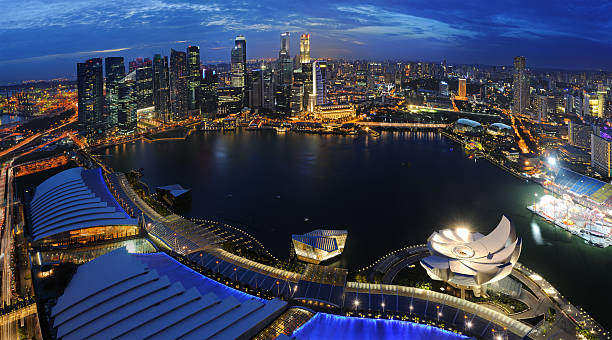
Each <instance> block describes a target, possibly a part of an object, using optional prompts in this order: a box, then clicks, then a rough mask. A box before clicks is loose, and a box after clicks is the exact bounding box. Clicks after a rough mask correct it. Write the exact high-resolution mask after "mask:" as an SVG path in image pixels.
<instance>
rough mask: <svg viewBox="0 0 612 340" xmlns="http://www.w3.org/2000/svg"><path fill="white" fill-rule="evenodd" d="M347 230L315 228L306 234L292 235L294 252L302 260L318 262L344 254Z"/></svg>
mask: <svg viewBox="0 0 612 340" xmlns="http://www.w3.org/2000/svg"><path fill="white" fill-rule="evenodd" d="M347 236H348V232H347V231H346V230H324V229H317V230H313V231H311V232H309V233H306V234H304V235H291V241H292V244H293V248H292V249H293V252H294V253H295V255H296V257H297V259H298V260H300V261H304V262H309V263H314V264H318V263H321V262H322V261H325V260H328V259H331V258H332V257H335V256H338V255H340V254H342V252H343V251H344V245H345V243H346V238H347Z"/></svg>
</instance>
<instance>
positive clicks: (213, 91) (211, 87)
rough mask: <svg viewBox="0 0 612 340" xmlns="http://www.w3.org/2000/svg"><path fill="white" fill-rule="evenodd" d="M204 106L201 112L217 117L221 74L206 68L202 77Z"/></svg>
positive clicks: (209, 116) (210, 116)
mask: <svg viewBox="0 0 612 340" xmlns="http://www.w3.org/2000/svg"><path fill="white" fill-rule="evenodd" d="M201 84H202V91H201V93H202V108H201V112H202V113H204V114H205V115H206V116H207V117H208V118H215V114H216V112H217V88H218V87H219V75H218V74H217V73H216V72H215V71H213V70H209V69H206V70H204V79H202V82H201Z"/></svg>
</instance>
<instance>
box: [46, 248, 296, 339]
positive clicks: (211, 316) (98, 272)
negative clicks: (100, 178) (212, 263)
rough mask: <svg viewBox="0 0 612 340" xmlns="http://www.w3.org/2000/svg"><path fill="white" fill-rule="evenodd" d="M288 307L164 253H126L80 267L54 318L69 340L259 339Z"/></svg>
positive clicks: (60, 334)
mask: <svg viewBox="0 0 612 340" xmlns="http://www.w3.org/2000/svg"><path fill="white" fill-rule="evenodd" d="M169 268H171V269H172V270H170V271H167V269H169ZM203 279H205V280H203ZM203 282H205V285H204V286H203V285H202V283H203ZM236 293H239V294H236ZM286 306H287V303H286V302H284V301H282V300H279V299H274V300H262V299H258V298H255V297H253V296H250V295H247V294H244V293H241V292H238V291H235V290H232V289H231V288H228V287H226V286H224V285H222V284H220V283H218V282H216V281H212V280H209V279H207V278H204V277H203V276H202V275H200V274H197V273H195V272H193V271H191V270H190V269H189V268H187V267H185V266H183V265H181V264H179V263H177V262H176V261H175V260H174V259H172V258H170V257H169V256H167V255H165V254H151V256H147V255H143V256H137V255H134V254H129V253H128V252H127V251H126V250H125V248H121V249H118V250H115V251H113V252H110V253H108V254H106V255H103V256H100V257H98V258H96V259H94V260H92V261H90V262H88V263H86V264H84V265H82V266H80V267H79V268H78V270H77V272H76V274H75V275H74V276H73V278H72V280H71V281H70V283H69V284H68V287H66V289H65V291H64V294H63V295H62V296H61V297H60V298H59V299H58V300H57V304H56V305H55V306H54V307H53V309H52V311H51V316H52V318H53V328H55V329H56V330H57V337H58V338H62V339H64V340H70V339H85V338H88V339H145V338H147V339H178V338H182V339H236V338H248V337H250V336H251V335H252V334H256V332H258V331H260V330H261V328H263V327H264V326H265V325H266V322H267V321H269V320H270V319H271V318H273V317H275V316H276V315H279V314H280V313H281V312H282V311H283V310H284V309H285V307H286Z"/></svg>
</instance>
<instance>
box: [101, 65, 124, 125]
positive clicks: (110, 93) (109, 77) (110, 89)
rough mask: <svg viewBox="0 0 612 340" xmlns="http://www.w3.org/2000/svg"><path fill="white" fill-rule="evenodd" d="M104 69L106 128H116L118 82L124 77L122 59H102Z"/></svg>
mask: <svg viewBox="0 0 612 340" xmlns="http://www.w3.org/2000/svg"><path fill="white" fill-rule="evenodd" d="M104 64H105V68H106V117H107V119H108V121H107V125H108V126H107V128H109V129H113V128H115V127H116V126H117V113H118V111H119V81H121V79H123V78H124V77H125V64H124V62H123V57H107V58H105V59H104Z"/></svg>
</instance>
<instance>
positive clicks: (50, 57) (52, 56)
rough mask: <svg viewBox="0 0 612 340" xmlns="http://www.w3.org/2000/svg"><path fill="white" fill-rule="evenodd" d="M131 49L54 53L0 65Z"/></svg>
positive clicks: (1, 61)
mask: <svg viewBox="0 0 612 340" xmlns="http://www.w3.org/2000/svg"><path fill="white" fill-rule="evenodd" d="M130 49H132V48H131V47H120V48H112V49H106V50H97V51H81V52H70V53H55V54H47V55H41V56H35V57H28V58H21V59H9V60H0V65H7V64H16V63H28V62H35V61H45V60H52V59H59V58H71V57H80V56H92V55H97V54H105V53H114V52H120V51H126V50H130Z"/></svg>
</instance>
